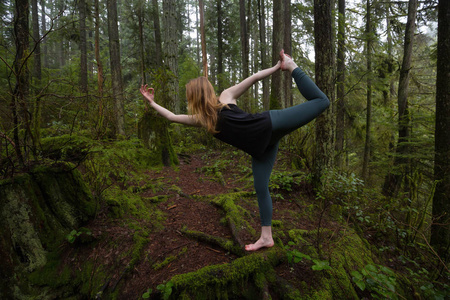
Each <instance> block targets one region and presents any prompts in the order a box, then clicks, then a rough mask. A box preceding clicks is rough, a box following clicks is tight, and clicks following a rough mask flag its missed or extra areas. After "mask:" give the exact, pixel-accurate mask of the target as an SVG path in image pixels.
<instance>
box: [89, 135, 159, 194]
mask: <svg viewBox="0 0 450 300" xmlns="http://www.w3.org/2000/svg"><path fill="white" fill-rule="evenodd" d="M152 157H153V155H152V153H151V151H150V150H148V149H145V148H144V147H143V145H142V143H141V141H139V140H136V139H131V140H123V141H116V142H114V143H112V144H109V145H108V144H105V145H103V146H101V147H98V148H97V149H96V151H95V152H93V153H92V154H91V155H90V156H89V157H88V158H87V159H86V161H85V163H84V167H85V174H84V177H85V179H86V180H87V182H88V183H89V185H90V187H91V189H92V191H93V193H94V196H95V197H97V198H98V199H101V197H102V194H103V193H104V191H105V190H106V189H108V188H109V187H110V186H112V185H113V184H119V185H122V186H130V185H132V184H133V183H134V182H135V181H136V180H139V178H140V176H139V172H141V171H143V170H145V169H146V168H148V167H150V166H153V165H156V164H158V163H157V162H155V161H153V160H152Z"/></svg>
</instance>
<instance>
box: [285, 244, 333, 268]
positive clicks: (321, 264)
mask: <svg viewBox="0 0 450 300" xmlns="http://www.w3.org/2000/svg"><path fill="white" fill-rule="evenodd" d="M288 245H289V246H295V245H296V244H295V243H294V242H292V241H290V242H289V243H288ZM284 249H285V250H286V255H287V258H288V262H289V263H290V264H292V263H295V264H296V263H299V262H301V261H303V259H306V260H308V261H312V262H313V263H314V264H313V265H312V266H311V269H312V270H314V271H322V270H330V269H331V266H330V263H329V262H328V261H327V260H319V259H313V258H311V256H310V255H307V254H304V253H302V252H300V251H298V250H297V249H292V250H290V248H289V247H288V246H285V247H284Z"/></svg>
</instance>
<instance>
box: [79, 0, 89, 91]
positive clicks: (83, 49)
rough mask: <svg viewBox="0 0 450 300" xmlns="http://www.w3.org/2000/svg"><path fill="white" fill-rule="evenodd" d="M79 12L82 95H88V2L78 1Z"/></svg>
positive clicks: (84, 0)
mask: <svg viewBox="0 0 450 300" xmlns="http://www.w3.org/2000/svg"><path fill="white" fill-rule="evenodd" d="M78 10H79V18H80V20H79V21H80V89H81V92H82V93H87V91H88V75H87V37H86V0H78Z"/></svg>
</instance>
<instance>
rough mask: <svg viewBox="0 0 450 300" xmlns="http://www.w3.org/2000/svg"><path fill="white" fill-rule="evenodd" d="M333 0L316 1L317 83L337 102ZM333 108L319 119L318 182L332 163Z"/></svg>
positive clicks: (317, 125)
mask: <svg viewBox="0 0 450 300" xmlns="http://www.w3.org/2000/svg"><path fill="white" fill-rule="evenodd" d="M331 3H332V2H331V0H315V1H314V38H315V44H314V48H315V55H316V61H315V73H316V84H317V86H318V87H319V88H320V89H321V90H322V91H323V92H324V93H325V95H327V96H328V98H329V99H330V102H331V103H333V96H334V85H333V50H332V49H333V47H332V43H331V42H332V33H333V31H332V28H331V21H332V20H333V18H332V16H331V8H332V4H331ZM332 123H333V122H332V110H331V109H328V110H326V111H325V112H324V113H323V114H321V115H320V116H319V117H317V119H316V153H315V157H314V172H313V178H314V183H315V185H316V186H319V185H320V181H321V177H322V175H323V173H324V172H325V170H326V169H328V168H329V167H331V165H332V157H333V156H332V149H333V147H332V144H333V136H332Z"/></svg>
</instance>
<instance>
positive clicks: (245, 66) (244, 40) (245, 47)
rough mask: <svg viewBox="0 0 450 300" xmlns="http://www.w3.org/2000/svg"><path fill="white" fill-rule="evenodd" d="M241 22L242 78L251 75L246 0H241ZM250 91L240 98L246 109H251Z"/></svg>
mask: <svg viewBox="0 0 450 300" xmlns="http://www.w3.org/2000/svg"><path fill="white" fill-rule="evenodd" d="M239 24H240V33H241V62H242V73H241V74H242V79H245V78H247V77H248V76H249V63H248V59H249V43H248V28H247V17H246V13H245V0H239ZM249 102H250V99H249V91H248V90H247V91H246V92H245V93H244V94H243V95H242V96H241V99H240V105H241V106H242V108H243V109H244V110H245V111H250V103H249Z"/></svg>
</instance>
